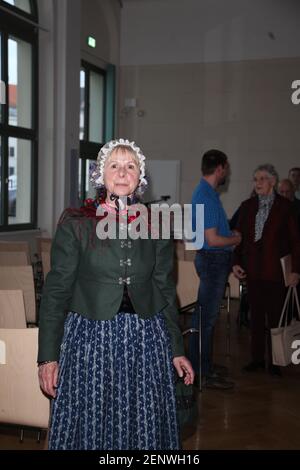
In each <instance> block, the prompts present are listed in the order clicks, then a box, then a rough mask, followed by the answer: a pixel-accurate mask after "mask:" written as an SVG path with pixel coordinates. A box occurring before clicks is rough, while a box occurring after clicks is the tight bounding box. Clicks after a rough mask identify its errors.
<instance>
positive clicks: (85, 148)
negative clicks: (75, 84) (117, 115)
mask: <svg viewBox="0 0 300 470" xmlns="http://www.w3.org/2000/svg"><path fill="white" fill-rule="evenodd" d="M82 69H84V71H85V93H84V127H83V134H84V136H83V137H84V138H83V139H80V141H79V150H80V157H79V165H80V166H81V181H80V182H79V185H80V188H79V191H80V196H81V197H80V200H81V201H82V202H83V201H84V199H86V189H85V188H86V165H87V160H96V159H97V155H98V152H99V150H100V148H101V147H103V145H104V143H105V142H93V141H90V140H89V139H87V136H88V135H89V130H90V129H89V124H90V122H89V120H90V119H89V118H90V113H89V111H90V102H89V98H90V72H91V71H93V72H95V73H98V74H99V75H102V76H103V104H104V105H103V116H102V118H103V120H102V122H103V128H102V135H103V136H104V138H105V135H106V107H107V100H106V94H107V93H106V89H107V74H106V71H105V70H104V69H101V68H99V67H96V66H95V65H93V64H90V63H89V62H86V61H85V60H82V61H81V66H80V71H81V70H82ZM86 155H88V156H86Z"/></svg>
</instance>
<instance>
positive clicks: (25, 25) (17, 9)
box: [0, 0, 38, 231]
mask: <svg viewBox="0 0 300 470" xmlns="http://www.w3.org/2000/svg"><path fill="white" fill-rule="evenodd" d="M0 11H1V14H0V58H1V60H0V64H1V69H0V72H1V80H2V82H3V83H4V84H5V99H6V104H1V114H0V143H1V147H0V162H1V165H0V231H9V230H24V229H30V228H34V227H36V213H37V207H36V201H37V89H38V86H37V69H38V68H37V43H38V36H37V29H36V27H35V26H34V24H33V23H34V22H36V21H37V14H36V5H35V2H33V1H32V0H0ZM15 13H18V15H15ZM29 18H30V20H31V21H30V22H29V21H28V19H29Z"/></svg>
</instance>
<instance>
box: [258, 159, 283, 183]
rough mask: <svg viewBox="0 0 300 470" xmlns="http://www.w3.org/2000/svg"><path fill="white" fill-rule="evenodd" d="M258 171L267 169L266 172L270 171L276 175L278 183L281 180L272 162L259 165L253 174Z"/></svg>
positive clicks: (272, 174) (270, 173)
mask: <svg viewBox="0 0 300 470" xmlns="http://www.w3.org/2000/svg"><path fill="white" fill-rule="evenodd" d="M258 171H265V172H266V173H268V174H269V175H270V176H274V178H275V180H276V184H277V183H278V181H279V175H278V173H277V171H276V170H275V167H274V165H271V164H270V163H264V164H263V165H259V166H258V167H257V168H256V169H255V170H254V172H253V175H255V173H257V172H258Z"/></svg>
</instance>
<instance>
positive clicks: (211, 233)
mask: <svg viewBox="0 0 300 470" xmlns="http://www.w3.org/2000/svg"><path fill="white" fill-rule="evenodd" d="M233 233H234V235H231V236H229V237H223V236H221V235H218V233H217V229H216V228H215V227H214V228H208V229H206V230H204V236H205V240H206V241H207V243H208V245H209V246H211V247H218V248H222V247H225V246H236V245H239V244H240V243H241V240H242V237H241V234H240V233H239V232H233Z"/></svg>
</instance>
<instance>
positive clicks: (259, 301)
mask: <svg viewBox="0 0 300 470" xmlns="http://www.w3.org/2000/svg"><path fill="white" fill-rule="evenodd" d="M248 295H249V304H250V315H251V320H250V330H251V354H252V360H253V361H264V360H265V359H267V358H266V356H265V352H266V351H265V344H266V335H265V333H266V331H267V348H268V350H267V353H268V360H269V363H271V362H272V354H271V336H270V328H276V327H277V326H278V322H279V318H280V315H281V311H282V307H283V304H284V299H285V295H286V287H285V286H284V285H283V284H282V283H279V282H271V281H248Z"/></svg>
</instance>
